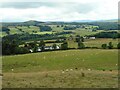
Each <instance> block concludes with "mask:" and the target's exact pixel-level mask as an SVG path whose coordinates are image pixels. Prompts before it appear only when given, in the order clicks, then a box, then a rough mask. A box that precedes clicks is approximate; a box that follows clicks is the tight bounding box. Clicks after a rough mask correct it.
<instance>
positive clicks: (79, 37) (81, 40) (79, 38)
mask: <svg viewBox="0 0 120 90" xmlns="http://www.w3.org/2000/svg"><path fill="white" fill-rule="evenodd" d="M75 39H76V42H84V38H83V37H81V36H80V35H76V37H75Z"/></svg>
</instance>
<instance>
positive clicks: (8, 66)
mask: <svg viewBox="0 0 120 90" xmlns="http://www.w3.org/2000/svg"><path fill="white" fill-rule="evenodd" d="M117 64H118V50H115V49H113V50H100V49H98V50H96V49H92V50H88V49H86V50H67V51H53V52H43V53H33V54H25V55H17V56H16V55H15V56H3V87H13V88H21V87H25V88H32V87H39V88H40V87H57V88H58V87H63V88H65V87H81V88H83V87H84V88H90V87H91V88H95V87H101V88H102V87H108V88H113V87H117V77H118V76H117V75H118V73H117V69H118V66H117ZM63 71H64V72H63ZM81 73H84V74H85V76H82V75H81ZM21 81H22V82H21ZM111 81H112V82H111ZM53 83H54V84H53ZM103 83H104V84H103Z"/></svg>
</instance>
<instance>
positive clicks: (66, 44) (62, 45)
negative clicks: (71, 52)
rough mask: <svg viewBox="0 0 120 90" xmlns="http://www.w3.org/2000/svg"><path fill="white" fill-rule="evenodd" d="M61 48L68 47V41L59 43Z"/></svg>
mask: <svg viewBox="0 0 120 90" xmlns="http://www.w3.org/2000/svg"><path fill="white" fill-rule="evenodd" d="M61 49H63V50H67V49H68V43H67V42H66V41H64V42H63V44H61Z"/></svg>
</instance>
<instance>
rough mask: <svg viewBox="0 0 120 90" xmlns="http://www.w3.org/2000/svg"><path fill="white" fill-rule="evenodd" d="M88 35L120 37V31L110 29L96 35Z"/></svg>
mask: <svg viewBox="0 0 120 90" xmlns="http://www.w3.org/2000/svg"><path fill="white" fill-rule="evenodd" d="M88 37H96V38H113V39H114V38H115V39H116V38H120V33H118V32H117V31H109V32H100V33H97V34H94V35H89V36H88Z"/></svg>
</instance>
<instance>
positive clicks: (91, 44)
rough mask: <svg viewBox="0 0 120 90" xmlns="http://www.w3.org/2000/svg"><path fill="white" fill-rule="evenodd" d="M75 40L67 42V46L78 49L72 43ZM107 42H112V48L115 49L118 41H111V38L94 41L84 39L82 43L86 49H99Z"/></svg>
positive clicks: (76, 44) (74, 43)
mask: <svg viewBox="0 0 120 90" xmlns="http://www.w3.org/2000/svg"><path fill="white" fill-rule="evenodd" d="M74 41H75V40H68V46H69V47H70V48H78V43H76V42H74ZM109 42H112V44H113V47H114V48H116V47H117V44H118V39H111V38H96V39H94V40H92V39H86V40H85V41H84V42H83V43H84V45H85V46H86V47H98V48H101V45H102V44H107V45H108V43H109Z"/></svg>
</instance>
